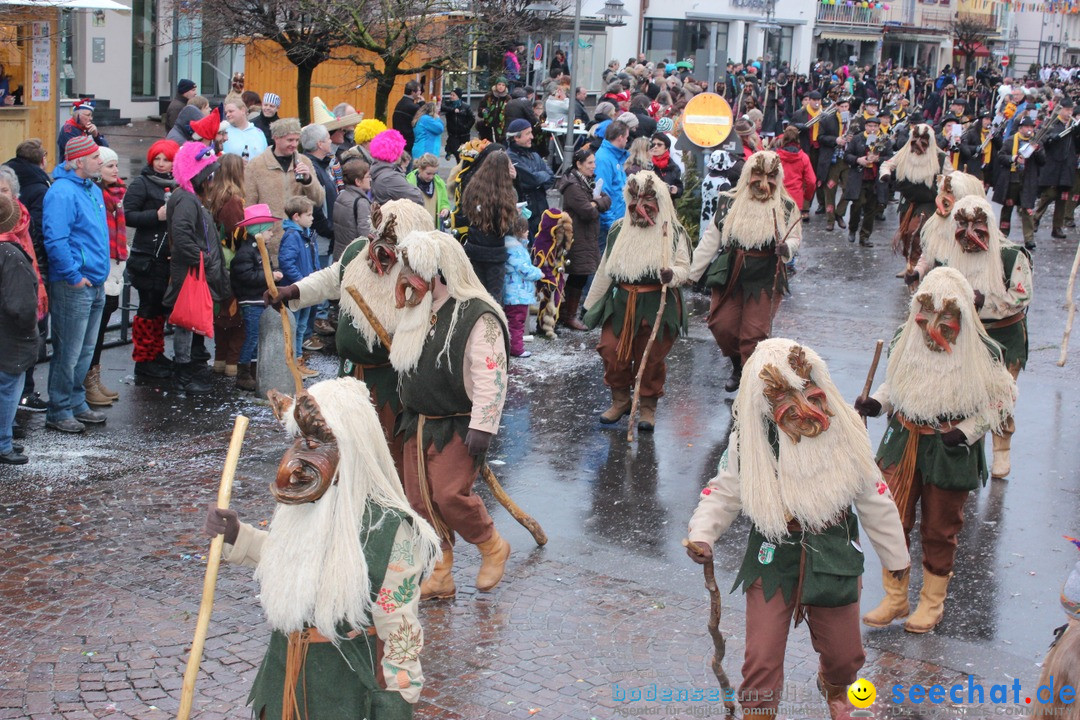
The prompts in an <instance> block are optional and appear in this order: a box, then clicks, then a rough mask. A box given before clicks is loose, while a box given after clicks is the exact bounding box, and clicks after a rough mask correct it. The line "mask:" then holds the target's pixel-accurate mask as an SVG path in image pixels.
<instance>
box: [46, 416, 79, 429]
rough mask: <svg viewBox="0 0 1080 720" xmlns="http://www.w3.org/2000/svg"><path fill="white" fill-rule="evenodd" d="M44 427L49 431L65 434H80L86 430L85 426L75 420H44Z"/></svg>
mask: <svg viewBox="0 0 1080 720" xmlns="http://www.w3.org/2000/svg"><path fill="white" fill-rule="evenodd" d="M45 427H47V428H49V429H50V430H59V431H60V432H65V433H81V432H82V431H83V430H85V429H86V426H85V425H83V424H82V423H81V422H79V421H78V420H76V419H75V418H64V419H63V420H46V421H45Z"/></svg>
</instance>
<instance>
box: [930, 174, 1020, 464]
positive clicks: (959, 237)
mask: <svg viewBox="0 0 1080 720" xmlns="http://www.w3.org/2000/svg"><path fill="white" fill-rule="evenodd" d="M957 174H958V173H954V174H953V175H954V176H955V175H957ZM946 177H947V176H946ZM964 177H966V178H971V179H973V180H977V178H972V176H971V175H966V176H964ZM954 187H955V184H954ZM928 230H929V231H930V232H928ZM922 237H923V256H922V258H921V259H920V260H919V265H918V267H916V271H917V272H918V273H919V275H920V276H921V275H924V274H926V273H927V272H929V270H930V269H931V267H938V266H941V265H945V266H948V267H951V268H954V269H956V270H959V271H960V272H961V274H963V276H964V277H965V278H967V281H968V282H969V283H971V287H972V288H973V289H974V290H975V308H976V309H977V310H978V311H979V319H980V320H981V321H982V324H983V327H984V328H985V329H986V334H987V335H989V336H990V339H992V340H994V341H995V342H996V343H998V344H999V345H1001V347H1002V349H1004V351H1005V367H1006V368H1008V370H1009V373H1010V374H1012V376H1013V379H1014V380H1016V379H1017V378H1018V377H1019V375H1020V371H1021V370H1023V369H1024V366H1025V365H1027V358H1028V331H1027V309H1028V305H1030V304H1031V297H1032V293H1033V279H1032V266H1031V256H1030V254H1029V253H1028V251H1027V249H1025V248H1023V247H1021V246H1020V245H1014V244H1013V243H1010V242H1009V241H1008V240H1007V239H1006V238H1005V236H1004V235H1002V234H1001V231H1000V230H999V229H998V227H997V224H996V223H995V222H994V209H993V207H991V205H990V203H989V201H987V200H986V198H985V197H984V196H983V193H982V190H981V187H980V190H979V192H977V193H975V194H973V195H968V196H966V197H962V198H960V199H958V200H957V201H956V204H955V205H953V206H952V212H951V213H950V214H949V216H948V219H947V220H946V221H944V222H941V223H935V224H934V225H933V227H931V224H930V221H929V220H928V221H927V223H926V227H924V228H923V236H922ZM1014 432H1016V421H1015V418H1014V417H1013V416H1010V417H1009V419H1008V420H1007V421H1006V422H1005V423H1004V424H1003V425H1002V427H1001V428H1000V430H998V431H996V432H995V433H994V436H993V445H994V451H993V462H992V463H991V466H990V476H991V477H993V478H1004V477H1007V476H1008V474H1009V471H1010V470H1011V462H1010V459H1009V451H1010V449H1011V447H1012V435H1013V433H1014Z"/></svg>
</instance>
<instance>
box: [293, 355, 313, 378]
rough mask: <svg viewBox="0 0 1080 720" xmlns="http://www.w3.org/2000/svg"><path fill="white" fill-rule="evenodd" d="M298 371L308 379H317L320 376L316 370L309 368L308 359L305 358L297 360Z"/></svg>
mask: <svg viewBox="0 0 1080 720" xmlns="http://www.w3.org/2000/svg"><path fill="white" fill-rule="evenodd" d="M296 369H297V370H299V371H300V375H302V376H303V377H306V378H309V377H315V376H316V375H318V374H319V371H318V370H316V369H315V368H312V367H308V364H307V358H306V357H303V356H301V357H298V358H296Z"/></svg>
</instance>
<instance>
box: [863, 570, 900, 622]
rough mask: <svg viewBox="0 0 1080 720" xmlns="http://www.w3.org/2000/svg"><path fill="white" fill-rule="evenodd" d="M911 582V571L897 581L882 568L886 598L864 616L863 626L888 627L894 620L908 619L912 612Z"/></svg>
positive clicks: (882, 582)
mask: <svg viewBox="0 0 1080 720" xmlns="http://www.w3.org/2000/svg"><path fill="white" fill-rule="evenodd" d="M910 582H911V570H910V569H908V570H907V571H905V572H904V576H903V577H902V578H901V579H899V580H897V579H896V578H894V577H893V574H892V573H891V572H889V571H888V570H886V569H884V568H882V570H881V584H882V585H883V586H884V587H885V597H884V599H882V601H881V604H880V605H878V606H877V607H876V608H874V609H873V610H871V611H870V612H868V613H866V614H865V615H863V619H862V621H863V625H869V626H870V627H886V626H887V625H889V624H891V623H892V621H893V620H896V619H898V618H905V617H907V616H908V614H909V613H910V612H911V604H910V603H909V602H908V585H909V583H910Z"/></svg>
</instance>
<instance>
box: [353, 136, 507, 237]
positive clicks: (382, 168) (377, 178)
mask: <svg viewBox="0 0 1080 720" xmlns="http://www.w3.org/2000/svg"><path fill="white" fill-rule="evenodd" d="M410 129H411V128H410ZM391 200H412V201H413V202H414V203H417V204H419V205H423V204H424V197H423V195H422V194H421V193H420V191H419V190H417V189H416V187H414V186H413V185H410V184H409V181H408V180H406V179H405V173H403V172H401V169H400V168H399V167H398V166H397V165H396V164H393V163H388V162H386V161H384V160H376V161H375V162H374V163H373V164H372V165H371V201H372V202H377V203H379V204H380V205H381V204H383V203H386V202H389V201H391ZM501 240H502V238H500V241H501Z"/></svg>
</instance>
